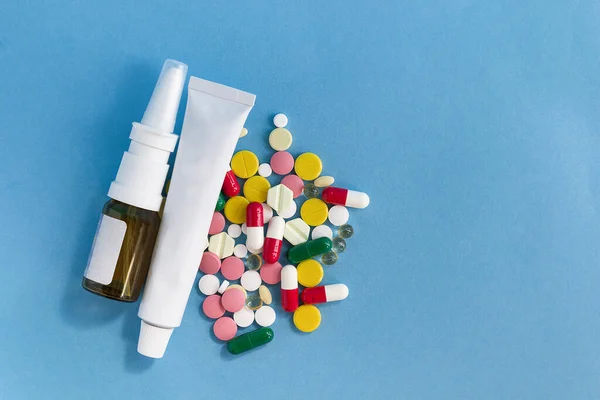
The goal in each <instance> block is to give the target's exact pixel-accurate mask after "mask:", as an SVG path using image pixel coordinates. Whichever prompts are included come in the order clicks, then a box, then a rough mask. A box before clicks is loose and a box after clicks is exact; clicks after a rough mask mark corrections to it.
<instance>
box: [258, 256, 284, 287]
mask: <svg viewBox="0 0 600 400" xmlns="http://www.w3.org/2000/svg"><path fill="white" fill-rule="evenodd" d="M260 277H261V278H262V280H263V281H264V282H266V283H268V284H269V285H274V284H276V283H279V281H281V264H280V263H278V262H276V263H274V264H263V266H262V267H261V268H260Z"/></svg>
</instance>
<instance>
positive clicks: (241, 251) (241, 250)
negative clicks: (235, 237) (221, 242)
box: [233, 244, 248, 258]
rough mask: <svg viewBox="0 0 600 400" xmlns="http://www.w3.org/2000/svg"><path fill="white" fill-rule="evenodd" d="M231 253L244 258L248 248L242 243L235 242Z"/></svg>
mask: <svg viewBox="0 0 600 400" xmlns="http://www.w3.org/2000/svg"><path fill="white" fill-rule="evenodd" d="M233 255H234V256H236V257H237V258H244V257H246V256H247V255H248V249H247V248H246V245H244V244H237V245H235V247H234V248H233Z"/></svg>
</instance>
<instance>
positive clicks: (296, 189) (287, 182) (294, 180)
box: [281, 174, 304, 198]
mask: <svg viewBox="0 0 600 400" xmlns="http://www.w3.org/2000/svg"><path fill="white" fill-rule="evenodd" d="M281 184H282V185H284V186H286V187H287V188H288V189H290V190H291V191H292V192H293V193H294V198H296V197H298V196H300V195H301V194H302V191H303V190H304V181H303V180H302V179H300V177H299V176H297V175H294V174H292V175H288V176H286V177H285V178H283V179H282V180H281Z"/></svg>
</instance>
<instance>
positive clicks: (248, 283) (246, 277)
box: [241, 271, 262, 292]
mask: <svg viewBox="0 0 600 400" xmlns="http://www.w3.org/2000/svg"><path fill="white" fill-rule="evenodd" d="M261 283H262V279H260V274H259V273H258V271H246V272H244V274H243V275H242V279H241V284H242V287H243V288H244V289H246V290H247V291H249V292H254V291H255V290H257V289H258V288H259V287H260V285H261Z"/></svg>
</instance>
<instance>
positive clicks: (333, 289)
mask: <svg viewBox="0 0 600 400" xmlns="http://www.w3.org/2000/svg"><path fill="white" fill-rule="evenodd" d="M348 293H350V291H349V290H348V286H346V285H344V284H343V283H336V284H333V285H325V296H326V297H327V302H328V303H329V302H330V301H340V300H344V299H345V298H346V297H348Z"/></svg>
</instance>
